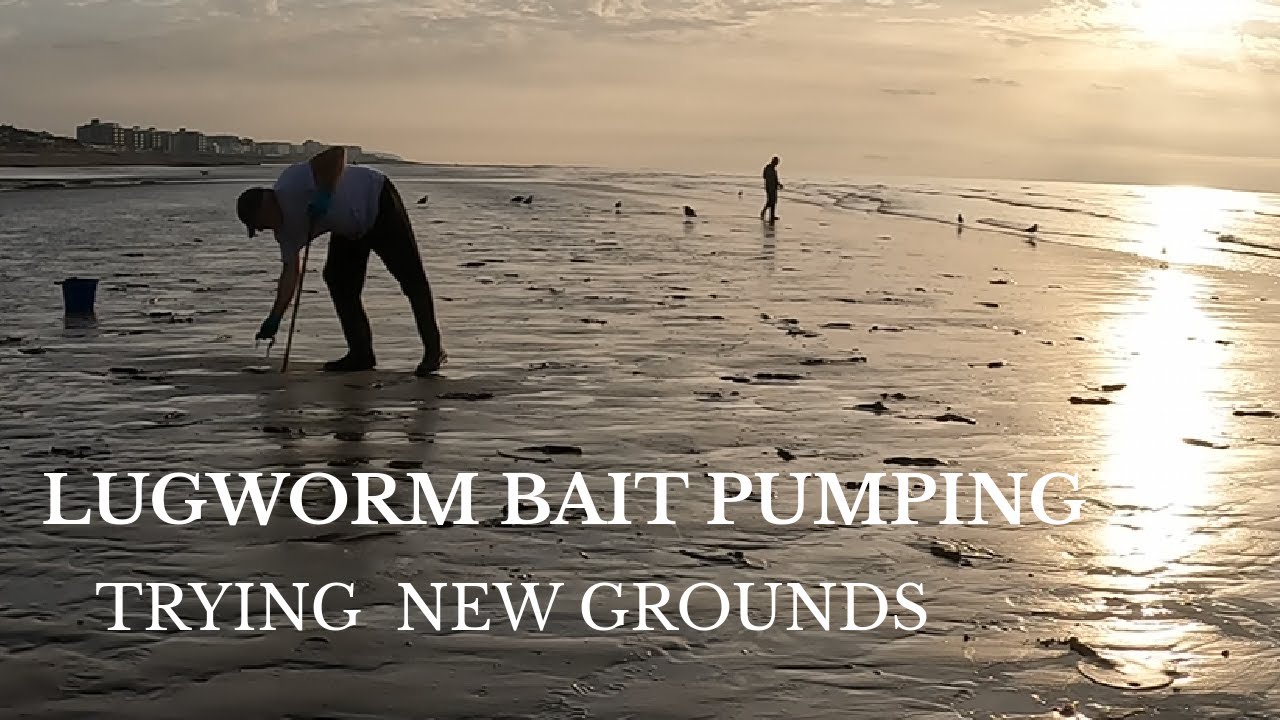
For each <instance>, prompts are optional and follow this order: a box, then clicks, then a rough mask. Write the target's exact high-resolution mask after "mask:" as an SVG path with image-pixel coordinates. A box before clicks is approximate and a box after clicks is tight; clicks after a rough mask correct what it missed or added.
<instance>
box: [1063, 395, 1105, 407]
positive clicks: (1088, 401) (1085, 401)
mask: <svg viewBox="0 0 1280 720" xmlns="http://www.w3.org/2000/svg"><path fill="white" fill-rule="evenodd" d="M1069 402H1070V403H1071V404H1072V405H1110V404H1112V403H1111V400H1109V399H1107V398H1101V397H1100V398H1087V397H1079V396H1078V395H1072V396H1071V398H1070V399H1069Z"/></svg>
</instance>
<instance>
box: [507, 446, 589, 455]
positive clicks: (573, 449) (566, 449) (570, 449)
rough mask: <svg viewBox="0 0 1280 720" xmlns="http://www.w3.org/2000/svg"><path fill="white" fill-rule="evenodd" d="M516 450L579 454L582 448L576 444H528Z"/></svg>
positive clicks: (552, 453) (544, 453)
mask: <svg viewBox="0 0 1280 720" xmlns="http://www.w3.org/2000/svg"><path fill="white" fill-rule="evenodd" d="M516 452H522V453H541V454H543V455H581V454H582V448H580V447H578V446H577V445H528V446H526V447H522V448H520V449H519V450H517V451H516Z"/></svg>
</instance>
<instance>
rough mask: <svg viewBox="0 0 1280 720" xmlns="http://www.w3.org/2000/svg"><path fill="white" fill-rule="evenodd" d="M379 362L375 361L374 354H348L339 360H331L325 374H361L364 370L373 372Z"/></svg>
mask: <svg viewBox="0 0 1280 720" xmlns="http://www.w3.org/2000/svg"><path fill="white" fill-rule="evenodd" d="M377 364H378V361H377V360H376V359H374V357H373V353H369V354H368V355H364V354H361V355H353V354H351V353H347V354H346V355H343V356H342V357H341V358H339V359H337V360H331V361H329V362H327V363H325V364H324V371H325V372H360V371H362V370H372V369H373V368H374V367H376V366H377Z"/></svg>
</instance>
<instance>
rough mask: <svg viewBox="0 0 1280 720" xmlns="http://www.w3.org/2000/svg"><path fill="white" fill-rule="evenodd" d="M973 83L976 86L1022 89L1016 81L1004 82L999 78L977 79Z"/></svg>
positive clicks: (1020, 84)
mask: <svg viewBox="0 0 1280 720" xmlns="http://www.w3.org/2000/svg"><path fill="white" fill-rule="evenodd" d="M973 82H975V83H977V84H978V85H999V86H1001V87H1022V83H1020V82H1018V81H1017V80H1004V79H1001V78H989V77H977V78H974V79H973Z"/></svg>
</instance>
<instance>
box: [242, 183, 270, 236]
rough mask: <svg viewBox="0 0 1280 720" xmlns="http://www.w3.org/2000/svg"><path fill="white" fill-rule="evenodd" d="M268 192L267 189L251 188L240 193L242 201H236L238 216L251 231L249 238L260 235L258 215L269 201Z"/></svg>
mask: <svg viewBox="0 0 1280 720" xmlns="http://www.w3.org/2000/svg"><path fill="white" fill-rule="evenodd" d="M267 192H268V190H267V189H266V188H260V187H256V188H249V189H248V190H245V191H244V192H242V193H240V199H239V200H237V201H236V216H237V217H239V218H240V222H242V223H244V227H245V229H246V230H248V231H249V237H253V236H254V235H256V234H258V228H257V226H258V213H259V211H260V210H261V209H262V203H263V202H264V201H265V200H266V199H267Z"/></svg>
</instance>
